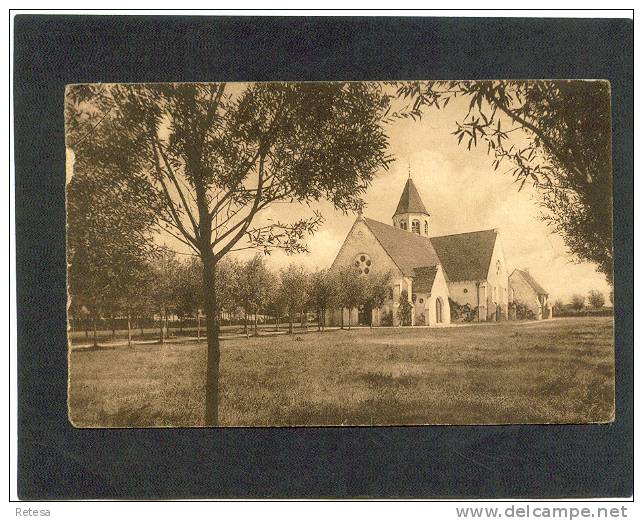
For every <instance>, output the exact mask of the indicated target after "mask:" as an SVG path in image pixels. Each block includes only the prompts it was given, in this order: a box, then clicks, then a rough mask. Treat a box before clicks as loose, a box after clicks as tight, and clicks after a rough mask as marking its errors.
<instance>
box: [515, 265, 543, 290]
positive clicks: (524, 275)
mask: <svg viewBox="0 0 643 521" xmlns="http://www.w3.org/2000/svg"><path fill="white" fill-rule="evenodd" d="M516 272H517V273H519V274H520V275H521V276H522V278H523V279H525V282H526V283H527V284H529V285H530V286H531V289H533V290H534V291H535V292H536V294H537V295H549V292H548V291H547V290H546V289H545V288H543V287H542V286H541V285H540V284H538V283H537V282H536V279H534V278H533V277H532V276H531V274H530V273H529V272H528V271H524V270H519V269H515V270H514V271H513V273H512V275H513V274H514V273H516Z"/></svg>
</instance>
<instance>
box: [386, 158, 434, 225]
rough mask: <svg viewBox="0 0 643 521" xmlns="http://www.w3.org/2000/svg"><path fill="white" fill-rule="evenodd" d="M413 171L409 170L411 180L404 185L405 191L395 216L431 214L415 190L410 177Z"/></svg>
mask: <svg viewBox="0 0 643 521" xmlns="http://www.w3.org/2000/svg"><path fill="white" fill-rule="evenodd" d="M410 174H411V170H410V168H409V178H408V179H407V181H406V185H404V190H402V195H401V196H400V202H399V203H397V210H395V213H394V214H393V215H394V216H395V215H399V214H403V213H423V214H425V215H429V212H428V211H427V210H426V207H425V206H424V203H423V202H422V198H421V197H420V194H419V193H418V191H417V188H415V183H413V179H411V177H410Z"/></svg>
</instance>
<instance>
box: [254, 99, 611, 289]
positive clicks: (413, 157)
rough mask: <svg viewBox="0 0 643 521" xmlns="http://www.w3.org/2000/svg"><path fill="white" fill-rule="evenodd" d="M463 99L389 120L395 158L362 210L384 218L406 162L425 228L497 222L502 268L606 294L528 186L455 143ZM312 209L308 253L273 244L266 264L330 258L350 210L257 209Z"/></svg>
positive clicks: (286, 210)
mask: <svg viewBox="0 0 643 521" xmlns="http://www.w3.org/2000/svg"><path fill="white" fill-rule="evenodd" d="M466 103H468V101H466V100H463V101H461V102H459V103H453V102H452V103H450V104H449V105H448V107H447V109H446V110H442V111H435V110H432V111H430V112H428V113H427V114H426V116H425V117H423V119H422V120H421V121H419V122H414V121H412V120H400V121H397V122H395V123H394V124H392V125H390V126H389V127H388V135H389V137H390V145H391V147H390V152H391V154H392V155H393V156H394V157H395V158H396V161H395V163H393V165H392V166H391V168H390V170H389V171H388V172H385V171H382V172H380V173H379V175H378V176H377V178H376V179H375V181H374V182H373V184H372V185H371V187H370V188H369V189H368V191H367V193H366V197H365V201H366V204H367V206H366V210H365V212H364V214H365V216H366V217H370V218H372V219H376V220H379V221H381V222H384V223H387V224H391V217H392V215H393V212H394V211H395V208H396V206H397V202H398V200H399V197H400V194H401V192H402V188H403V187H404V183H405V182H406V179H407V177H408V170H409V164H410V168H411V175H412V177H413V181H414V182H415V185H416V186H417V188H418V191H419V192H420V195H421V197H422V199H423V201H424V204H425V206H426V207H427V209H428V211H429V213H430V214H431V217H430V221H429V226H430V234H431V235H446V234H451V233H460V232H467V231H475V230H483V229H489V228H498V229H499V230H500V232H501V237H502V244H503V247H504V252H505V258H506V262H507V265H508V267H509V269H510V270H512V269H513V268H523V267H528V268H529V269H530V272H531V274H532V275H534V277H535V278H536V279H537V280H538V281H539V282H540V283H541V284H542V285H543V286H544V287H545V288H546V289H548V290H549V292H550V294H551V295H552V297H553V298H561V299H563V301H567V300H568V299H569V297H570V296H571V295H572V294H574V293H580V294H586V293H587V292H588V291H589V290H591V289H599V290H601V291H603V292H604V293H605V295H606V296H607V294H608V292H609V289H610V288H609V286H608V285H607V283H606V281H605V277H604V276H603V275H601V274H600V273H597V272H596V270H595V266H594V265H592V264H588V263H583V264H576V263H574V262H573V261H572V257H571V256H570V255H568V254H567V252H566V249H565V245H564V243H563V241H562V239H561V238H560V237H559V236H557V235H554V234H552V233H551V232H550V231H549V230H548V228H547V226H546V224H545V223H544V222H542V221H541V220H540V219H539V218H538V216H539V208H538V207H537V201H536V199H535V194H534V191H533V190H532V189H531V187H529V186H527V185H525V187H524V188H523V190H522V191H521V192H518V185H516V184H514V183H513V178H512V177H511V175H510V174H502V173H501V172H500V170H502V169H499V171H498V172H494V171H493V168H492V167H491V158H490V157H489V156H488V155H487V153H486V148H484V149H483V148H482V147H481V148H480V149H473V150H471V151H467V149H466V146H465V145H464V144H463V145H460V146H458V143H457V139H456V137H455V136H453V135H451V134H450V132H451V131H453V130H454V128H455V125H454V122H455V121H456V120H457V119H458V118H462V116H463V115H464V114H466ZM465 142H466V140H464V141H463V143H465ZM313 209H316V210H319V211H320V212H321V213H322V215H323V216H324V218H325V222H324V224H323V225H322V226H321V227H320V229H319V230H318V232H317V233H316V234H315V235H314V236H313V237H311V238H310V239H309V240H308V241H307V243H308V247H309V249H310V254H308V255H295V256H286V255H284V254H283V253H280V252H275V253H273V254H272V255H271V256H269V257H268V263H269V264H270V265H271V266H272V267H275V268H280V267H282V266H285V265H286V264H288V263H290V262H296V263H302V264H304V265H306V266H307V267H309V268H311V269H314V268H316V267H320V268H321V267H328V266H330V264H331V263H332V261H333V259H334V257H335V255H336V254H337V252H338V251H339V248H340V246H341V245H342V242H343V240H344V238H345V237H346V234H347V233H348V231H349V229H350V227H351V225H352V224H353V222H354V220H355V218H356V215H342V214H341V213H340V212H337V211H335V210H334V209H333V208H332V206H331V205H329V204H325V203H320V204H315V205H313V206H311V207H307V206H304V205H297V204H277V205H273V206H272V207H271V208H268V209H266V210H265V211H264V215H263V216H262V220H263V219H266V218H273V219H279V220H281V221H289V220H291V221H292V220H295V219H297V218H299V217H303V216H310V215H312V211H313Z"/></svg>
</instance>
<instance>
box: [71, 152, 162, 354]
mask: <svg viewBox="0 0 643 521" xmlns="http://www.w3.org/2000/svg"><path fill="white" fill-rule="evenodd" d="M133 190H134V184H133V183H131V182H129V180H119V179H117V178H116V176H114V175H113V172H111V171H94V170H90V169H88V168H87V165H85V164H83V162H82V161H77V162H76V163H75V165H74V175H73V176H72V178H71V180H70V182H69V184H68V186H67V225H68V227H67V260H68V263H69V270H68V278H69V291H70V294H71V296H72V300H73V301H74V302H76V304H77V307H78V308H79V309H86V310H87V312H88V314H89V316H90V317H91V321H92V328H93V332H94V334H93V344H94V346H97V345H98V339H97V324H98V320H99V319H100V318H101V317H102V316H103V315H104V314H105V313H107V312H108V310H111V314H112V315H114V314H115V313H116V308H117V307H118V306H119V305H121V304H123V303H124V305H125V306H124V307H125V309H126V312H127V314H128V323H129V315H130V310H131V308H132V306H133V305H134V303H135V300H136V298H137V293H138V292H139V291H142V290H144V289H146V286H145V277H146V275H147V273H148V264H147V263H148V261H149V259H151V258H153V257H154V255H155V253H156V250H157V249H156V247H155V246H154V244H153V242H152V233H153V229H154V222H155V216H154V211H153V209H151V208H146V209H144V210H141V208H140V207H139V204H138V202H139V201H138V199H137V198H136V197H134V196H133V195H132V194H133ZM128 338H130V334H128Z"/></svg>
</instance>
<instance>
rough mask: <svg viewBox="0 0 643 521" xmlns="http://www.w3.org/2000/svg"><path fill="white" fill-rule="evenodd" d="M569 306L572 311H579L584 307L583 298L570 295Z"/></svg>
mask: <svg viewBox="0 0 643 521" xmlns="http://www.w3.org/2000/svg"><path fill="white" fill-rule="evenodd" d="M570 305H571V307H572V309H575V310H576V311H580V310H581V309H583V308H584V307H585V297H583V295H578V294H576V295H572V299H571V301H570Z"/></svg>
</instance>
